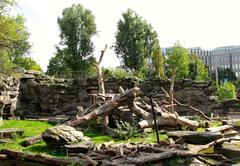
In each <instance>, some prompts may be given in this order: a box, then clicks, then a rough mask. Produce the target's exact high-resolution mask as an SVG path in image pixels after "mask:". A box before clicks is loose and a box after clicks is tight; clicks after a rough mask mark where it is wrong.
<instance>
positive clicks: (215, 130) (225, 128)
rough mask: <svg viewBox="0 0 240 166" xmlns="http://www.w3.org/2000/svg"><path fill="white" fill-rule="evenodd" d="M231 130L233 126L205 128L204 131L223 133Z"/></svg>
mask: <svg viewBox="0 0 240 166" xmlns="http://www.w3.org/2000/svg"><path fill="white" fill-rule="evenodd" d="M230 129H233V126H231V125H223V126H218V127H211V128H207V129H206V131H212V132H224V131H227V130H230Z"/></svg>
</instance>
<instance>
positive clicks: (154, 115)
mask: <svg viewBox="0 0 240 166" xmlns="http://www.w3.org/2000/svg"><path fill="white" fill-rule="evenodd" d="M150 101H151V107H152V112H153V120H154V126H155V129H156V136H157V143H158V144H159V143H160V141H159V135H158V125H157V121H156V114H155V111H154V106H153V100H152V97H151V96H150Z"/></svg>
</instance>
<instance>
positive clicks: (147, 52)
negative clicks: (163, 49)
mask: <svg viewBox="0 0 240 166" xmlns="http://www.w3.org/2000/svg"><path fill="white" fill-rule="evenodd" d="M115 37H116V42H115V44H114V46H113V47H114V50H115V52H116V54H117V56H118V58H120V59H121V60H122V62H123V64H124V65H125V67H126V68H127V69H129V70H131V71H133V72H139V71H141V70H143V69H145V68H146V65H147V62H146V58H147V57H151V54H152V52H153V50H154V48H155V47H158V46H159V41H158V36H157V32H156V31H154V30H153V28H152V26H151V25H150V24H149V23H147V21H145V20H143V19H142V18H141V17H140V16H139V15H138V14H136V13H135V12H134V11H132V10H131V9H128V10H127V11H126V12H124V13H123V14H122V19H120V20H119V22H118V29H117V33H116V35H115Z"/></svg>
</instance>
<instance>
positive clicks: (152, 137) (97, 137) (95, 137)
mask: <svg viewBox="0 0 240 166" xmlns="http://www.w3.org/2000/svg"><path fill="white" fill-rule="evenodd" d="M83 133H84V135H85V136H88V137H90V138H91V139H92V141H93V142H94V143H95V144H102V143H104V142H109V141H114V142H115V143H126V142H134V143H138V142H146V143H155V142H157V136H156V133H155V132H152V133H149V134H147V135H144V136H143V137H135V138H130V139H128V140H123V139H120V138H113V137H111V136H109V135H104V134H100V133H98V132H97V131H94V130H86V131H84V132H83ZM167 138H168V137H167V135H165V134H159V139H160V140H166V139H167Z"/></svg>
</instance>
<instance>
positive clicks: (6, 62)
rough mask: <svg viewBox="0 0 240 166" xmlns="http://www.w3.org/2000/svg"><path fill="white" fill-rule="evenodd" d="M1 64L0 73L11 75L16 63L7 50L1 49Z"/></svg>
mask: <svg viewBox="0 0 240 166" xmlns="http://www.w3.org/2000/svg"><path fill="white" fill-rule="evenodd" d="M0 64H1V65H0V73H3V74H7V75H10V74H11V72H12V68H13V66H14V65H13V63H12V62H11V61H10V59H9V57H8V55H7V53H6V52H5V51H0Z"/></svg>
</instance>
